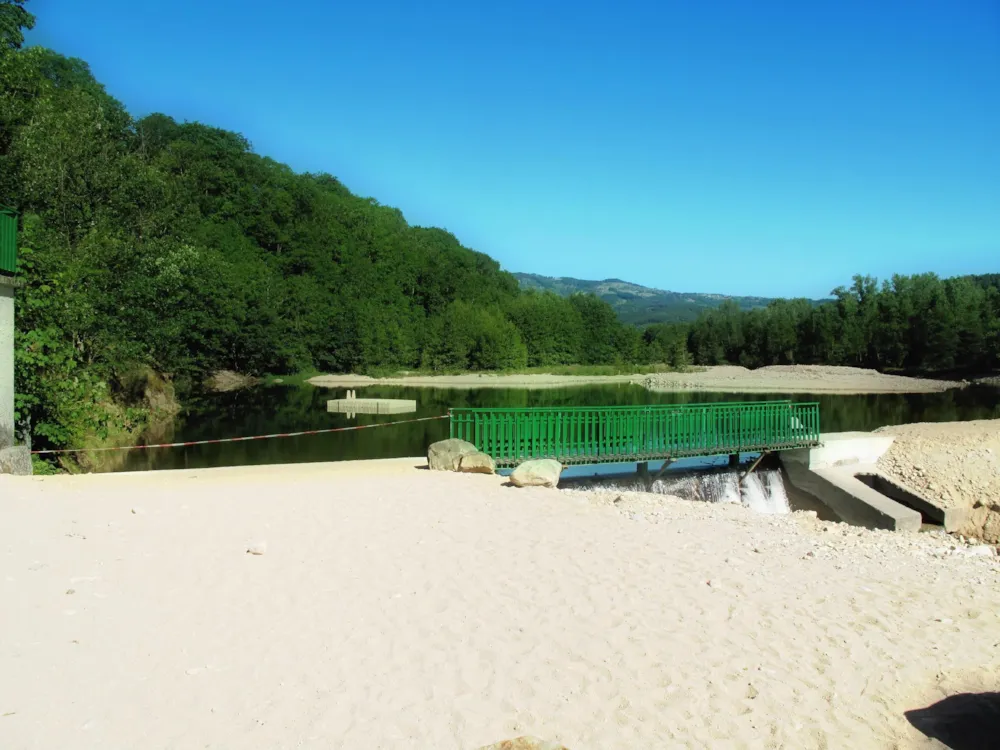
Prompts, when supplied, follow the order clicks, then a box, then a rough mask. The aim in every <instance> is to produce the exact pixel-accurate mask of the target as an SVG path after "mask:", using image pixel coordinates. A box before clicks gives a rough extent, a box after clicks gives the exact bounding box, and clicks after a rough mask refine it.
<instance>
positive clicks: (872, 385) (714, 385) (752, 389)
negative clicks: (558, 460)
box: [308, 365, 964, 394]
mask: <svg viewBox="0 0 1000 750" xmlns="http://www.w3.org/2000/svg"><path fill="white" fill-rule="evenodd" d="M308 382H310V383H311V384H313V385H316V386H321V387H326V388H363V387H365V386H372V385H397V386H410V387H421V388H532V389H534V388H565V387H566V386H571V385H601V384H614V383H631V384H634V385H642V386H644V387H646V388H649V389H650V390H653V391H662V392H673V391H710V392H714V393H840V394H860V393H937V392H940V391H946V390H949V389H951V388H961V387H963V385H964V384H963V383H960V382H955V381H949V380H928V379H925V378H909V377H903V376H900V375H885V374H882V373H880V372H877V371H875V370H864V369H861V368H858V367H830V366H826V365H789V366H774V367H761V368H759V369H757V370H748V369H747V368H745V367H735V366H730V365H726V366H720V367H705V368H699V370H698V371H693V372H675V373H656V374H653V375H603V376H602V375H592V376H590V375H542V374H533V375H497V374H492V373H482V374H466V375H414V376H406V377H396V378H370V377H368V376H366V375H318V376H316V377H314V378H310V379H309V381H308Z"/></svg>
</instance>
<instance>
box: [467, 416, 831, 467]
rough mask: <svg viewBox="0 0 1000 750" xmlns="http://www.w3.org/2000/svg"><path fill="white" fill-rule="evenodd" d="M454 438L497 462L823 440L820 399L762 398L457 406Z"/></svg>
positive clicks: (646, 455)
mask: <svg viewBox="0 0 1000 750" xmlns="http://www.w3.org/2000/svg"><path fill="white" fill-rule="evenodd" d="M450 414H451V437H453V438H460V439H462V440H466V441H468V442H470V443H472V444H473V445H475V446H476V447H477V448H478V449H479V450H481V451H483V452H484V453H488V454H489V455H490V456H492V457H493V460H494V461H495V462H496V463H497V465H498V466H516V465H517V464H519V463H520V462H522V461H525V460H527V459H529V458H554V459H555V460H557V461H559V462H561V463H563V464H589V463H617V462H631V461H656V460H660V459H667V458H671V459H674V458H684V457H691V456H717V455H723V454H732V453H752V452H758V451H770V450H782V449H788V448H802V447H806V446H810V445H816V444H817V443H819V404H818V403H794V402H791V401H757V402H746V403H733V402H730V403H715V404H676V405H673V404H656V405H648V406H601V407H571V408H561V407H552V408H537V409H529V408H526V409H452V410H451V411H450Z"/></svg>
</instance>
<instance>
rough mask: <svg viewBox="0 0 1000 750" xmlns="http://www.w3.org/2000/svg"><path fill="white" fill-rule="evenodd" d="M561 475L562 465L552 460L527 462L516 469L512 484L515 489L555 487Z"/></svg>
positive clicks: (544, 459) (511, 476)
mask: <svg viewBox="0 0 1000 750" xmlns="http://www.w3.org/2000/svg"><path fill="white" fill-rule="evenodd" d="M560 474H562V464H561V463H559V462H558V461H554V460H553V459H551V458H543V459H539V460H535V461H525V462H524V463H523V464H521V465H520V466H518V467H517V468H516V469H514V473H513V474H511V475H510V483H511V484H513V485H514V486H515V487H555V486H556V485H557V484H559V475H560Z"/></svg>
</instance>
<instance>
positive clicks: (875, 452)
mask: <svg viewBox="0 0 1000 750" xmlns="http://www.w3.org/2000/svg"><path fill="white" fill-rule="evenodd" d="M893 440H895V438H894V437H893V436H892V435H873V434H872V433H870V432H829V433H825V434H823V435H820V445H818V446H816V447H815V448H799V449H797V450H791V451H782V452H781V460H782V461H783V462H786V463H787V462H789V461H794V462H796V463H800V464H803V465H804V466H806V467H807V468H810V469H824V468H827V467H830V466H846V465H849V464H874V463H878V460H879V459H880V458H882V456H883V455H884V454H885V452H886V451H887V450H889V448H890V447H891V446H892V442H893Z"/></svg>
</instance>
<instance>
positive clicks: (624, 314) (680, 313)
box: [514, 273, 771, 325]
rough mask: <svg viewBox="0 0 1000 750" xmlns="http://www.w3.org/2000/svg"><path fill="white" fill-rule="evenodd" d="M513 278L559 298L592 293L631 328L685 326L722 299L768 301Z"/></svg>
mask: <svg viewBox="0 0 1000 750" xmlns="http://www.w3.org/2000/svg"><path fill="white" fill-rule="evenodd" d="M514 276H515V277H516V278H517V280H518V282H519V283H520V285H521V288H522V289H540V290H544V291H550V292H555V293H556V294H559V295H561V296H563V297H568V296H569V295H571V294H574V293H576V292H584V293H591V294H596V295H597V296H598V297H600V298H601V299H603V300H606V301H607V302H608V303H609V304H610V305H611V306H612V307H614V308H615V312H617V313H618V317H619V318H620V319H621V320H622V321H623V322H625V323H630V324H632V325H648V324H650V323H689V322H691V321H693V320H694V319H695V318H697V317H698V315H699V314H701V313H702V312H704V311H705V310H709V309H711V308H713V307H718V306H719V305H721V304H722V303H723V302H725V301H726V300H733V301H734V302H736V303H737V304H739V306H740V307H741V308H742V309H744V310H750V309H753V308H755V307H766V306H767V304H768V303H769V302H771V298H769V297H731V296H728V295H725V294H705V293H697V292H690V293H689V292H670V291H667V290H665V289H654V288H652V287H648V286H642V285H641V284H633V283H631V282H629V281H622V280H621V279H604V280H603V281H586V280H584V279H574V278H570V277H568V276H560V277H552V276H539V275H538V274H534V273H515V274H514Z"/></svg>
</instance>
